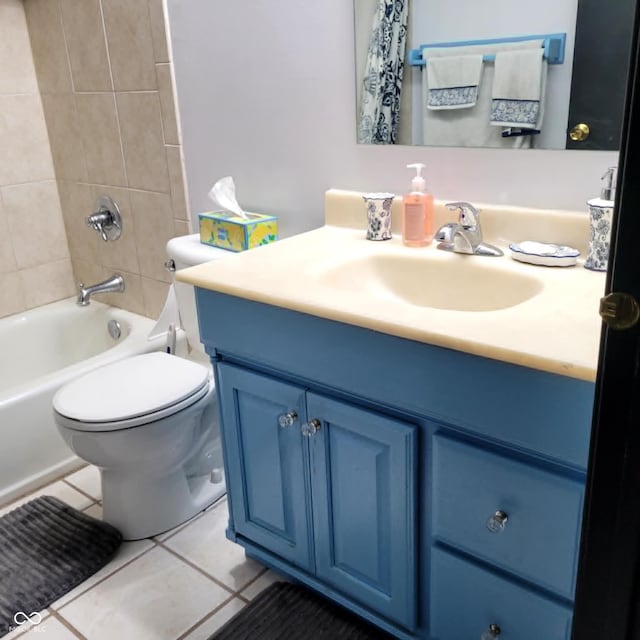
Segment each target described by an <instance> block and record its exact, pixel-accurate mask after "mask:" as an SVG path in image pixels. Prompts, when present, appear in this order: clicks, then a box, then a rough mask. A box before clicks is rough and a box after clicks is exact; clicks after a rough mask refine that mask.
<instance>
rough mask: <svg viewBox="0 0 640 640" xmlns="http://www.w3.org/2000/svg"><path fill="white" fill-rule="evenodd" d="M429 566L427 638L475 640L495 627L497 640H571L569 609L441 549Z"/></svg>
mask: <svg viewBox="0 0 640 640" xmlns="http://www.w3.org/2000/svg"><path fill="white" fill-rule="evenodd" d="M431 565H432V571H431V615H430V629H431V635H430V637H432V638H437V640H462V639H463V638H465V639H466V638H470V639H474V638H475V639H476V640H479V639H480V638H481V637H482V634H483V633H484V632H486V631H488V630H489V627H490V625H492V624H493V625H497V626H498V627H499V628H500V632H499V635H498V636H497V637H498V640H502V638H504V640H541V639H542V638H546V639H548V640H569V638H570V635H571V619H572V612H571V610H570V609H569V608H567V607H565V606H563V605H561V604H558V603H557V602H554V601H553V600H550V599H547V598H545V597H544V596H541V595H539V594H537V593H533V592H530V591H528V590H527V589H525V588H523V587H521V586H519V585H517V584H514V583H512V582H511V581H509V580H506V579H504V578H502V577H500V576H497V575H495V574H493V573H491V572H490V571H486V570H484V569H481V568H479V567H477V566H476V565H474V564H471V563H469V562H466V561H465V560H462V559H460V558H458V557H456V556H455V555H453V554H450V553H447V552H446V551H443V550H442V549H438V548H434V549H433V550H432V555H431ZM486 637H491V635H490V634H487V636H486Z"/></svg>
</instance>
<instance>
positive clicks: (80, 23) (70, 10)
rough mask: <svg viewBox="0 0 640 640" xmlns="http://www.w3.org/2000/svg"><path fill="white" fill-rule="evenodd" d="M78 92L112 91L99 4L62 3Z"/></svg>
mask: <svg viewBox="0 0 640 640" xmlns="http://www.w3.org/2000/svg"><path fill="white" fill-rule="evenodd" d="M60 8H61V9H62V24H63V26H64V33H65V37H66V42H67V49H68V51H69V62H70V64H71V75H72V78H73V87H74V89H75V90H76V91H110V90H112V89H113V85H112V83H111V74H110V72H109V58H108V56H107V45H106V40H105V34H104V24H103V21H102V11H101V9H100V1H99V0H60Z"/></svg>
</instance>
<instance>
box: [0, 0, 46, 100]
mask: <svg viewBox="0 0 640 640" xmlns="http://www.w3.org/2000/svg"><path fill="white" fill-rule="evenodd" d="M0 60H2V61H5V62H3V64H2V69H1V70H0V93H35V92H36V91H38V81H37V80H36V72H35V69H34V66H33V54H32V53H31V43H30V42H29V32H28V31H27V20H26V18H25V15H24V7H23V6H22V2H20V0H2V2H0Z"/></svg>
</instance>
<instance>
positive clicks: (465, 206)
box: [445, 202, 480, 230]
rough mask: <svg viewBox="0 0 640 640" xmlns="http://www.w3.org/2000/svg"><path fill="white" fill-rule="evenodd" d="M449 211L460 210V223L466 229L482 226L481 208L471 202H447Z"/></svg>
mask: <svg viewBox="0 0 640 640" xmlns="http://www.w3.org/2000/svg"><path fill="white" fill-rule="evenodd" d="M445 207H447V209H449V211H456V210H457V211H458V219H459V220H460V225H461V226H463V227H464V228H465V229H473V230H477V229H479V228H480V209H476V208H475V207H474V206H473V205H472V204H471V203H470V202H447V204H446V205H445Z"/></svg>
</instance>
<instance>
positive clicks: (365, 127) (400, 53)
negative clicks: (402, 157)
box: [358, 0, 409, 144]
mask: <svg viewBox="0 0 640 640" xmlns="http://www.w3.org/2000/svg"><path fill="white" fill-rule="evenodd" d="M408 13H409V0H379V2H378V8H377V10H376V12H375V15H374V17H373V25H372V29H371V39H370V41H369V51H368V53H367V66H366V70H365V73H364V78H363V81H362V82H363V86H362V98H361V103H360V119H359V122H358V142H361V143H369V144H395V142H396V139H397V136H398V121H399V118H400V91H401V89H402V74H403V71H404V52H405V44H406V40H407V17H408Z"/></svg>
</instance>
